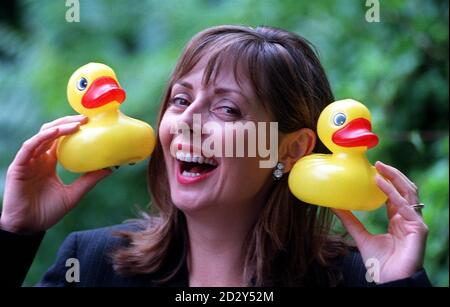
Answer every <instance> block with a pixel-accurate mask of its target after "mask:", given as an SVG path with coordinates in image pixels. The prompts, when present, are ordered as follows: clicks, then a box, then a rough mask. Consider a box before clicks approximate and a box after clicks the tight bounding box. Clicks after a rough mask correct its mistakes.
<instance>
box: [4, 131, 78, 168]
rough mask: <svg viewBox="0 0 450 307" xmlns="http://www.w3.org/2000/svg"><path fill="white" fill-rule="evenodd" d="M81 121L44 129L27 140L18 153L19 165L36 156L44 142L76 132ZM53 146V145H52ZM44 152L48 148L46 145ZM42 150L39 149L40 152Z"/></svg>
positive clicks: (16, 158) (17, 161)
mask: <svg viewBox="0 0 450 307" xmlns="http://www.w3.org/2000/svg"><path fill="white" fill-rule="evenodd" d="M79 126H80V123H70V124H64V125H60V126H58V127H54V128H50V129H46V130H42V131H41V132H39V133H38V134H36V135H35V136H33V137H32V138H30V139H28V140H27V141H25V142H24V143H23V145H22V147H21V148H20V150H19V152H18V153H17V155H16V157H15V159H14V162H13V163H15V164H16V165H18V166H22V165H25V164H26V163H27V162H28V161H30V159H32V158H34V157H36V155H35V152H36V150H37V149H38V148H39V147H40V146H41V145H43V144H45V143H47V144H52V143H53V142H54V141H55V140H56V139H58V138H59V137H60V136H63V135H68V134H72V133H74V132H76V131H77V130H78V129H79ZM50 146H51V145H50ZM43 149H45V150H44V151H43V152H45V151H46V150H48V148H46V147H45V146H44V147H43ZM40 151H41V150H39V152H40ZM39 152H38V153H39Z"/></svg>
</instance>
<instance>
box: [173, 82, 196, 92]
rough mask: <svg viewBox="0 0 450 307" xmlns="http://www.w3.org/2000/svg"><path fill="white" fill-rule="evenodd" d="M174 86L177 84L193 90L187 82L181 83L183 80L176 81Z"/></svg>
mask: <svg viewBox="0 0 450 307" xmlns="http://www.w3.org/2000/svg"><path fill="white" fill-rule="evenodd" d="M175 84H179V85H181V86H183V87H185V88H188V89H190V90H192V89H194V87H193V86H192V84H190V83H189V82H186V81H183V80H178V81H176V82H175Z"/></svg>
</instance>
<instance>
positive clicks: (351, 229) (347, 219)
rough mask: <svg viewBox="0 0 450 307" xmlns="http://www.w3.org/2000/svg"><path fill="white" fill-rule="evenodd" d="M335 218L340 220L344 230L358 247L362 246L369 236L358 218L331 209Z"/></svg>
mask: <svg viewBox="0 0 450 307" xmlns="http://www.w3.org/2000/svg"><path fill="white" fill-rule="evenodd" d="M331 210H332V211H333V212H334V213H335V214H336V216H337V217H338V218H339V219H340V220H341V222H342V224H343V225H344V227H345V229H347V231H348V233H349V234H350V235H351V236H352V238H353V239H354V240H355V242H356V245H358V247H360V246H362V245H363V243H364V242H365V241H366V239H367V238H368V237H370V236H371V234H370V233H369V232H368V231H367V229H366V227H364V225H363V224H362V223H361V222H360V221H359V220H358V218H357V217H356V216H355V215H354V214H353V213H352V212H351V211H347V210H339V209H331Z"/></svg>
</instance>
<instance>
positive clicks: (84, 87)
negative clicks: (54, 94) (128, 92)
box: [67, 63, 125, 116]
mask: <svg viewBox="0 0 450 307" xmlns="http://www.w3.org/2000/svg"><path fill="white" fill-rule="evenodd" d="M67 99H68V100H69V103H70V105H71V106H72V108H74V109H75V111H77V112H78V113H80V114H83V115H86V116H91V115H96V114H100V113H103V112H106V111H111V110H117V109H118V108H119V106H120V104H121V103H122V102H123V101H124V100H125V91H124V90H123V89H122V88H121V87H120V85H119V82H118V81H117V78H116V74H115V73H114V71H113V70H112V69H111V68H110V67H109V66H107V65H105V64H100V63H89V64H86V65H84V66H81V67H80V68H78V69H77V70H76V71H75V72H74V73H73V74H72V76H71V77H70V79H69V83H68V84H67Z"/></svg>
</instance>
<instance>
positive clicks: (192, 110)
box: [178, 96, 209, 131]
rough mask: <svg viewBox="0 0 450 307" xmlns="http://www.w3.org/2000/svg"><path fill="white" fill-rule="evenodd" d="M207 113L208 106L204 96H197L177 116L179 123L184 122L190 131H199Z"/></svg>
mask: <svg viewBox="0 0 450 307" xmlns="http://www.w3.org/2000/svg"><path fill="white" fill-rule="evenodd" d="M208 113H209V106H208V103H207V101H206V98H205V97H202V96H198V97H197V98H196V99H195V100H194V101H193V102H192V103H191V104H190V105H189V106H188V107H187V108H186V109H185V110H184V111H183V113H181V114H180V116H179V118H178V122H179V123H185V124H186V125H188V126H189V128H190V129H191V131H201V129H202V122H204V121H205V120H206V118H207V116H208Z"/></svg>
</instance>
